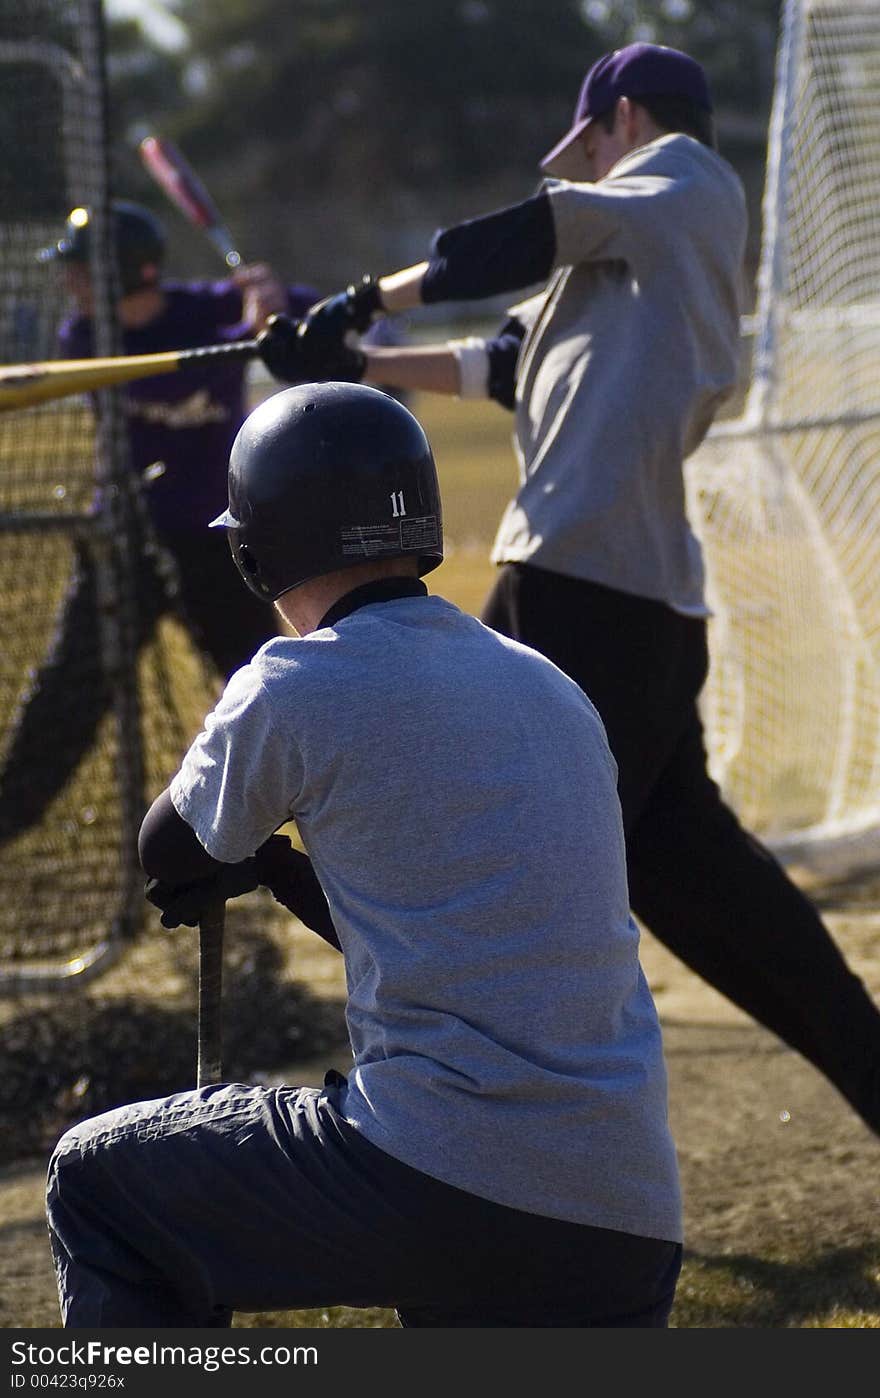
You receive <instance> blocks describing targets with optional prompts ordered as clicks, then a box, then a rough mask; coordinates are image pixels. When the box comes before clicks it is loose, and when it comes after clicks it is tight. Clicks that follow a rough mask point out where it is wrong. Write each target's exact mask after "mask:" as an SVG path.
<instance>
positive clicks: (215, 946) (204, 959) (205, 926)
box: [196, 898, 226, 1087]
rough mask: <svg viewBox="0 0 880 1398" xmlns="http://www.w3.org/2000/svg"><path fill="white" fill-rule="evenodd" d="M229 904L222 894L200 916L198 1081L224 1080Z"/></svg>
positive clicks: (203, 1082)
mask: <svg viewBox="0 0 880 1398" xmlns="http://www.w3.org/2000/svg"><path fill="white" fill-rule="evenodd" d="M225 924H226V904H225V902H224V900H223V899H222V898H219V899H218V900H217V901H216V902H215V903H214V904H213V905H212V906H211V907H210V908H207V909H206V910H205V912H204V913H203V914H202V916H201V919H200V920H199V1052H198V1067H197V1072H196V1084H197V1086H198V1087H206V1086H207V1085H208V1084H209V1083H216V1082H222V1081H223V939H224V935H225V930H226V929H225Z"/></svg>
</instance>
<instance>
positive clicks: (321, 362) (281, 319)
mask: <svg viewBox="0 0 880 1398" xmlns="http://www.w3.org/2000/svg"><path fill="white" fill-rule="evenodd" d="M307 330H308V320H303V321H294V320H291V319H290V317H289V316H282V315H274V316H270V317H269V319H268V320H267V322H266V328H265V330H262V331H261V332H260V334H259V335H258V336H257V353H258V354H259V355H260V358H261V359H262V361H263V363H264V364H265V366H266V368H267V369H268V370H269V373H270V374H271V375H272V376H273V378H276V379H281V380H283V381H284V382H286V383H318V382H320V381H321V380H325V379H334V380H338V381H340V382H343V383H360V381H361V379H362V378H363V376H364V373H365V372H366V367H367V357H366V355H365V354H364V352H363V350H359V349H356V348H354V347H353V346H351V345H347V344H346V343H345V342H344V340H342V339H339V340H335V339H325V338H324V337H323V335H321V334H318V335H314V334H312V335H307V334H306V331H307Z"/></svg>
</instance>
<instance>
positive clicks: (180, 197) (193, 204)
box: [138, 136, 241, 267]
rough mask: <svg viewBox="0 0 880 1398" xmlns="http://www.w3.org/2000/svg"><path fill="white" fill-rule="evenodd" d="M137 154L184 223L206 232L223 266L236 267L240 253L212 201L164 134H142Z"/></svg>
mask: <svg viewBox="0 0 880 1398" xmlns="http://www.w3.org/2000/svg"><path fill="white" fill-rule="evenodd" d="M138 153H139V155H140V158H141V160H142V162H143V164H144V166H145V167H146V169H147V170H148V171H149V173H150V174H151V175H152V177H153V179H154V180H155V181H156V183H157V184H158V185H159V187H160V188H161V189H162V190H163V191H164V193H165V194H166V195H167V196H168V198H169V199H170V200H171V202H172V204H174V205H175V206H176V208H178V209H179V210H180V212H181V213H182V214H183V216H184V218H185V219H187V220H188V222H190V223H191V224H192V225H193V226H194V227H195V228H201V229H202V230H203V231H204V232H205V233H206V234H207V235H208V237H209V238H210V240H211V242H212V243H213V244H214V246H215V248H216V249H217V251H218V252H219V253H220V256H221V257H222V258H223V261H224V262H225V263H226V266H227V267H238V266H240V265H241V254H240V253H239V252H238V250H237V248H236V246H235V243H234V241H233V238H232V234H231V233H230V232H229V229H228V228H227V227H226V225H225V224H224V222H223V219H222V218H221V217H220V212H219V210H218V208H217V206H216V204H215V203H214V201H213V199H212V198H211V196H210V194H209V193H208V191H207V190H206V188H205V186H204V185H203V184H202V182H201V180H200V179H199V177H198V175H197V174H196V173H195V171H194V170H193V168H192V166H191V165H190V164H189V161H188V160H187V159H186V157H185V156H184V155H182V154H181V152H180V151H179V150H178V149H177V147H176V146H175V145H174V143H173V141H169V140H168V138H167V137H166V136H145V137H144V139H143V140H142V141H141V143H140V145H139V146H138Z"/></svg>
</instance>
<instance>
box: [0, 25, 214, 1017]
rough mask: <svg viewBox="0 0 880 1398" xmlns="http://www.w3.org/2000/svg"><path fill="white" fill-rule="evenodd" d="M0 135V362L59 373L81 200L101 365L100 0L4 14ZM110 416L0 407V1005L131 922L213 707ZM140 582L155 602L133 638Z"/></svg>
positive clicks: (70, 406)
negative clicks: (147, 860)
mask: <svg viewBox="0 0 880 1398" xmlns="http://www.w3.org/2000/svg"><path fill="white" fill-rule="evenodd" d="M0 123H2V125H3V135H4V140H3V150H4V159H3V161H2V163H0V337H2V354H0V362H2V363H3V364H6V365H12V364H22V363H30V362H32V361H40V360H45V359H53V358H57V357H58V355H59V350H58V341H57V335H58V329H59V325H60V324H61V322H62V320H63V319H64V317H65V315H67V314H69V311H70V306H69V301H68V298H67V296H66V293H65V287H64V282H63V276H62V274H61V272H60V271H59V268H58V264H57V262H53V261H47V260H45V258H42V259H41V257H40V252H41V250H43V249H45V248H47V247H51V246H52V245H53V244H55V243H56V242H57V240H58V238H59V237H60V236H61V234H62V233H63V231H64V229H65V223H66V220H67V217H68V215H69V214H70V213H71V211H72V210H73V209H74V208H75V207H79V206H82V207H87V208H88V209H89V210H90V220H91V221H90V225H89V227H90V244H89V256H90V272H91V281H92V286H93V293H94V317H93V325H94V344H95V352H96V354H98V355H107V354H114V353H118V352H119V351H118V346H117V331H116V327H115V318H114V314H113V308H114V307H115V301H116V297H117V290H118V289H117V286H116V277H117V272H116V267H115V259H114V258H113V257H112V256H110V255H109V249H110V239H109V236H108V235H109V233H110V227H109V217H108V209H109V198H110V195H111V193H112V191H110V190H109V188H108V174H107V165H108V162H107V133H106V92H105V56H104V32H103V18H102V6H101V4H100V3H99V2H98V0H16V3H15V5H14V6H13V5H12V4H11V3H7V2H6V0H4V5H3V25H2V30H0ZM123 414H124V398H123V394H122V393H121V392H120V391H110V392H108V391H104V392H102V393H100V394H97V395H95V396H94V397H92V398H88V399H86V398H78V397H68V398H63V399H59V400H57V401H54V402H49V403H46V404H44V405H42V406H40V407H36V408H28V409H19V410H15V411H5V412H4V411H0V532H2V554H0V616H2V635H3V644H2V647H0V989H9V988H13V989H15V990H17V989H20V988H28V987H30V986H41V987H45V986H50V985H53V984H58V983H62V982H64V981H66V980H68V979H70V978H72V977H76V978H78V979H80V980H81V979H83V978H84V977H86V976H87V974H88V973H89V972H91V971H94V970H97V969H99V968H101V967H102V966H105V965H107V964H108V963H109V962H110V961H111V960H112V959H113V957H114V954H115V953H116V952H118V951H119V950H120V949H121V947H122V946H124V945H125V943H126V940H127V939H128V938H130V937H131V936H132V934H133V933H134V932H135V931H136V930H138V929H139V928H140V926H142V925H143V919H144V917H145V910H146V908H147V905H146V904H145V902H144V899H143V876H142V874H141V871H140V867H139V864H138V861H137V832H138V829H139V825H140V821H141V819H142V817H143V813H144V810H145V809H146V806H147V805H148V803H149V801H150V800H151V799H152V797H153V796H154V795H156V794H157V792H158V791H159V790H161V789H162V787H163V786H164V785H165V784H166V783H167V781H168V779H169V778H170V776H171V775H172V774H173V772H174V770H175V769H176V766H177V764H178V763H179V759H180V757H181V755H182V753H183V751H184V750H185V747H186V745H187V743H188V742H189V741H190V739H191V738H192V736H193V735H194V733H195V732H196V731H197V729H198V726H199V723H200V720H201V718H202V716H203V715H204V713H205V712H206V710H207V709H208V708H209V707H210V705H211V703H212V702H213V699H214V698H215V696H216V694H217V692H218V677H217V676H216V675H215V674H214V673H213V671H211V670H210V669H209V668H208V667H207V665H206V663H205V662H204V661H203V660H202V658H201V657H200V655H198V654H196V653H195V651H194V650H193V648H192V645H191V643H190V642H189V641H188V639H187V633H186V632H185V630H184V629H183V628H182V627H181V626H180V625H179V624H178V622H177V620H176V616H175V608H174V604H173V588H174V579H173V576H171V575H170V574H168V573H167V571H165V572H163V569H162V567H160V566H158V560H157V558H156V556H155V555H154V554H153V553H152V552H151V549H152V541H151V538H150V532H149V528H148V527H147V526H146V524H145V511H144V510H143V508H142V502H141V500H140V496H139V490H140V489H141V486H140V484H139V483H137V482H135V481H134V480H133V477H132V475H131V473H130V472H129V471H128V468H127V444H126V432H125V421H124V416H123ZM154 562H155V563H156V566H153V564H154ZM145 587H153V588H159V589H163V595H164V596H165V598H166V599H168V605H167V606H166V605H164V604H163V605H162V606H160V607H158V608H155V609H154V610H156V611H158V612H160V613H161V617H160V620H159V621H158V622H157V623H156V625H155V626H154V627H153V628H152V629H151V633H150V635H149V636H147V637H146V638H144V637H143V636H142V635H141V634H140V632H139V629H138V615H139V612H138V608H139V607H142V605H143V602H144V591H143V589H144V588H145Z"/></svg>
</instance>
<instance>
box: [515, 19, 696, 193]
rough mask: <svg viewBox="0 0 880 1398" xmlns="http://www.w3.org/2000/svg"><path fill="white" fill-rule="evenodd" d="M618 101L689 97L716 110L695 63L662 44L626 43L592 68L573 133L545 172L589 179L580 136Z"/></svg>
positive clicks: (550, 157)
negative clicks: (592, 122) (624, 98)
mask: <svg viewBox="0 0 880 1398" xmlns="http://www.w3.org/2000/svg"><path fill="white" fill-rule="evenodd" d="M618 97H635V98H637V99H638V98H639V97H689V98H690V99H691V101H692V102H696V103H697V104H698V105H699V106H701V107H705V108H706V109H707V111H710V112H711V110H712V98H711V97H710V95H709V84H708V81H707V79H706V74H705V72H704V71H703V69H702V67H701V66H700V64H699V63H698V62H697V61H696V59H695V58H691V57H690V56H689V55H688V54H686V53H682V52H681V50H680V49H670V48H666V47H665V46H664V45H662V44H628V45H627V46H626V48H623V49H615V50H614V52H613V53H606V54H604V55H603V57H602V58H600V59H598V61H597V62H596V63H594V64H593V66H592V68H591V69H590V71H589V72H588V73H587V76H586V77H585V78H584V81H583V84H582V85H581V90H580V93H579V95H578V100H577V106H576V107H575V109H574V118H573V120H572V123H571V130H570V131H568V132H567V134H566V135H565V136H563V138H562V140H561V141H560V142H559V143H558V145H555V146H554V147H553V149H552V150H551V151H548V152H547V154H546V155H545V156H544V159H543V160H542V161H541V169H542V170H544V171H545V172H546V173H547V174H548V175H554V176H556V177H557V178H558V179H563V180H585V179H588V178H589V174H588V172H587V162H586V158H585V156H584V155H583V154H582V152H581V149H580V145H579V143H578V137H579V136H580V135H581V134H582V133H583V132H584V131H586V129H587V127H588V126H589V124H590V122H591V121H595V120H596V118H597V117H600V116H604V115H605V113H606V112H610V111H611V108H612V107H613V106H614V104H615V102H616V101H617V99H618Z"/></svg>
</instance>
